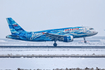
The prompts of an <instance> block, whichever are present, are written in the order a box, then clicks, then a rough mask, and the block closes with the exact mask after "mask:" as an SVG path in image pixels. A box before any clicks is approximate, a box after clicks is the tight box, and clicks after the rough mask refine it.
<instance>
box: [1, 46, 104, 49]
mask: <svg viewBox="0 0 105 70" xmlns="http://www.w3.org/2000/svg"><path fill="white" fill-rule="evenodd" d="M0 48H97V49H98V48H103V49H105V46H57V47H54V46H0Z"/></svg>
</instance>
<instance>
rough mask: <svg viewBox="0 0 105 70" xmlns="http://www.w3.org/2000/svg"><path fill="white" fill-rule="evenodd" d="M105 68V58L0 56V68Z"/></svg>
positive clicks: (13, 69)
mask: <svg viewBox="0 0 105 70" xmlns="http://www.w3.org/2000/svg"><path fill="white" fill-rule="evenodd" d="M77 67H79V68H86V67H89V68H92V67H93V68H96V67H99V68H105V58H86V59H85V58H82V59H81V58H0V69H4V70H5V69H12V70H16V69H17V68H23V69H38V68H39V69H49V70H52V69H55V68H77Z"/></svg>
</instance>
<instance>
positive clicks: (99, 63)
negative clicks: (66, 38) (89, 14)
mask: <svg viewBox="0 0 105 70" xmlns="http://www.w3.org/2000/svg"><path fill="white" fill-rule="evenodd" d="M57 43H58V46H105V39H103V38H102V39H94V40H91V39H88V43H87V44H84V43H83V41H82V40H75V41H74V42H70V43H63V42H57ZM52 44H53V42H40V43H38V42H25V41H18V40H10V39H0V46H8V45H10V46H18V45H20V46H52ZM2 54H3V55H5V54H12V55H16V54H37V55H40V54H42V55H46V54H65V55H66V54H73V55H75V54H81V55H82V54H86V55H91V54H96V55H105V48H2V47H0V55H2ZM77 67H79V68H86V67H89V68H92V67H93V68H96V67H99V68H105V58H0V70H5V69H11V70H16V69H17V68H23V69H38V68H39V69H49V70H52V69H56V68H64V69H65V68H77Z"/></svg>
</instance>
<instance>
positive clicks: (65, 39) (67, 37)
mask: <svg viewBox="0 0 105 70" xmlns="http://www.w3.org/2000/svg"><path fill="white" fill-rule="evenodd" d="M63 41H64V42H72V41H73V36H65V37H64V40H63Z"/></svg>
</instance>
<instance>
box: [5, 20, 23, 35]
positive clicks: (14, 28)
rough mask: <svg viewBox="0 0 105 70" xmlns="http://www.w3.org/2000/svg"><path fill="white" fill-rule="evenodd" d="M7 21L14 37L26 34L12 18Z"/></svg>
mask: <svg viewBox="0 0 105 70" xmlns="http://www.w3.org/2000/svg"><path fill="white" fill-rule="evenodd" d="M6 19H7V22H8V25H9V28H10V31H11V34H12V35H19V33H21V32H25V30H24V29H23V28H21V27H20V26H19V25H18V24H17V23H16V22H15V21H14V20H13V19H12V18H6Z"/></svg>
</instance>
